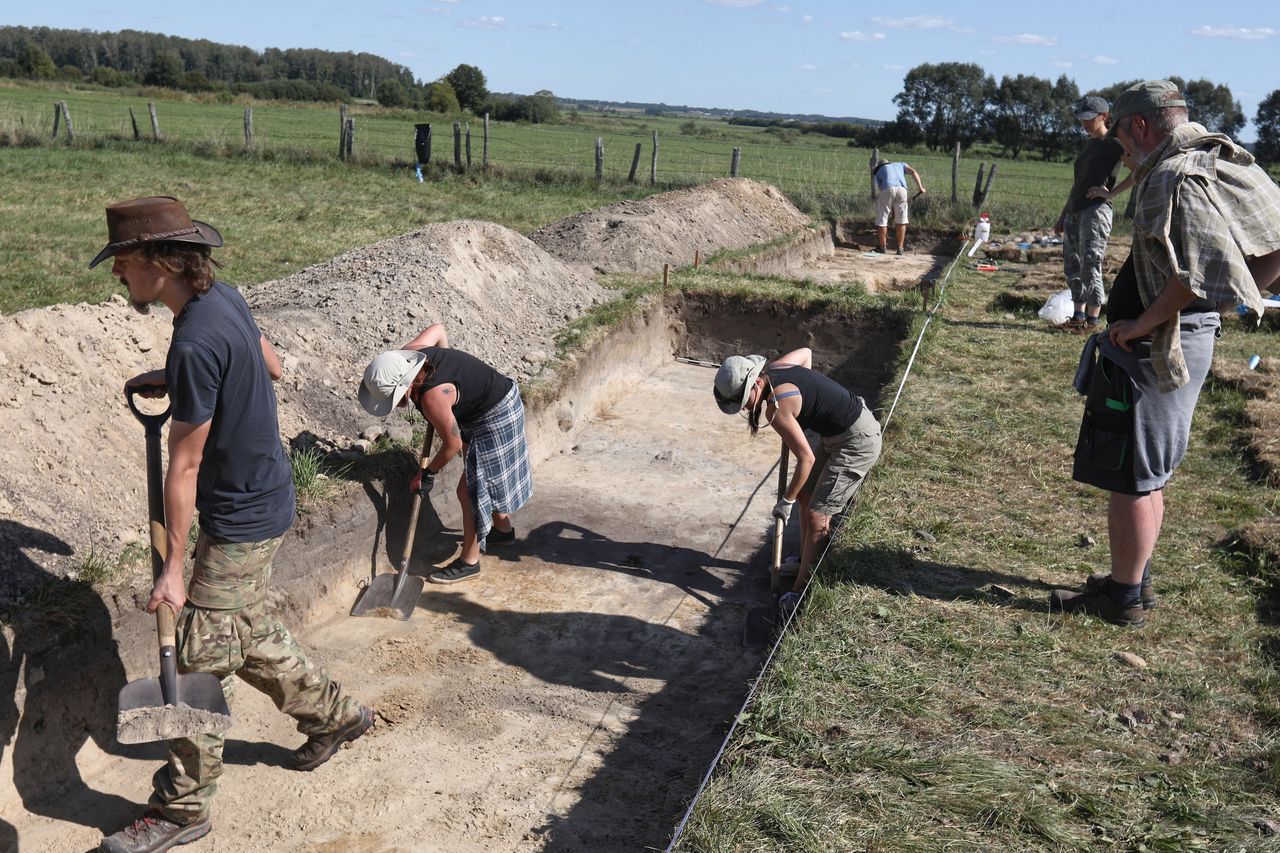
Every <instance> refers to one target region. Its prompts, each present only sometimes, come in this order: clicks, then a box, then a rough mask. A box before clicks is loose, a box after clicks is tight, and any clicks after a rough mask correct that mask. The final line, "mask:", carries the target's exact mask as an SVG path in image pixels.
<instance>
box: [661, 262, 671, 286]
mask: <svg viewBox="0 0 1280 853" xmlns="http://www.w3.org/2000/svg"><path fill="white" fill-rule="evenodd" d="M670 283H671V264H663V265H662V292H663V293H666V292H667V287H668V286H669V285H670Z"/></svg>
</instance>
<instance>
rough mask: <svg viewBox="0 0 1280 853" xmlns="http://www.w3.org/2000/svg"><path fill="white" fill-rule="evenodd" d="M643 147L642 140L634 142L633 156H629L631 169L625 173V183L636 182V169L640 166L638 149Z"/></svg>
mask: <svg viewBox="0 0 1280 853" xmlns="http://www.w3.org/2000/svg"><path fill="white" fill-rule="evenodd" d="M642 147H644V143H643V142H637V143H636V153H635V156H634V157H632V158H631V171H630V172H629V173H628V174H627V183H629V184H634V183H635V182H636V169H638V168H639V167H640V149H641V148H642Z"/></svg>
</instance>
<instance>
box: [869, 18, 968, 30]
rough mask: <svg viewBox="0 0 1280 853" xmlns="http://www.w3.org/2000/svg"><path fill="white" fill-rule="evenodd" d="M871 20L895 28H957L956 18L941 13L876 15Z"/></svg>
mask: <svg viewBox="0 0 1280 853" xmlns="http://www.w3.org/2000/svg"><path fill="white" fill-rule="evenodd" d="M871 20H873V21H875V22H876V23H877V24H880V25H881V26H884V27H889V28H890V29H895V30H944V29H946V30H954V29H955V28H956V22H955V19H954V18H944V17H942V16H941V15H912V16H911V17H909V18H882V17H874V18H872V19H871Z"/></svg>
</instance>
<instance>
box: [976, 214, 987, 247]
mask: <svg viewBox="0 0 1280 853" xmlns="http://www.w3.org/2000/svg"><path fill="white" fill-rule="evenodd" d="M973 239H974V242H977V243H985V242H986V241H987V240H990V239H991V219H990V217H988V216H987V214H985V213H984V214H982V216H981V217H980V218H979V219H978V224H977V225H975V226H973Z"/></svg>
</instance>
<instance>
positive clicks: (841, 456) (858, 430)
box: [801, 402, 880, 515]
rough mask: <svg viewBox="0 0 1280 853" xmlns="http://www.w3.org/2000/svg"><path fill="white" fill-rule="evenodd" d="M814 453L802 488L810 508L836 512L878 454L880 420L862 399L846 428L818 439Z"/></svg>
mask: <svg viewBox="0 0 1280 853" xmlns="http://www.w3.org/2000/svg"><path fill="white" fill-rule="evenodd" d="M814 456H815V457H816V458H815V459H814V460H813V470H812V471H810V472H809V479H808V480H806V481H805V483H804V488H803V489H801V492H803V493H804V494H807V495H809V496H810V497H809V509H811V510H813V511H814V512H819V513H822V514H823V515H835V514H836V513H838V512H840V511H841V510H843V509H844V508H845V507H846V506H848V504H849V501H851V500H853V496H854V495H856V494H857V493H858V489H859V488H861V486H862V480H863V478H864V477H866V476H867V472H868V471H870V470H871V466H872V465H875V464H876V460H877V459H879V458H880V422H879V421H877V420H876V416H875V415H873V414H872V413H871V409H870V408H869V407H868V406H867V404H866V403H865V402H864V403H862V414H860V415H858V419H857V420H856V421H854V422H853V423H852V424H851V425H850V426H849V428H848V429H847V430H845V431H844V432H841V433H837V434H836V435H830V436H824V437H822V438H820V439H819V440H818V446H817V447H815V448H814Z"/></svg>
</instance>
